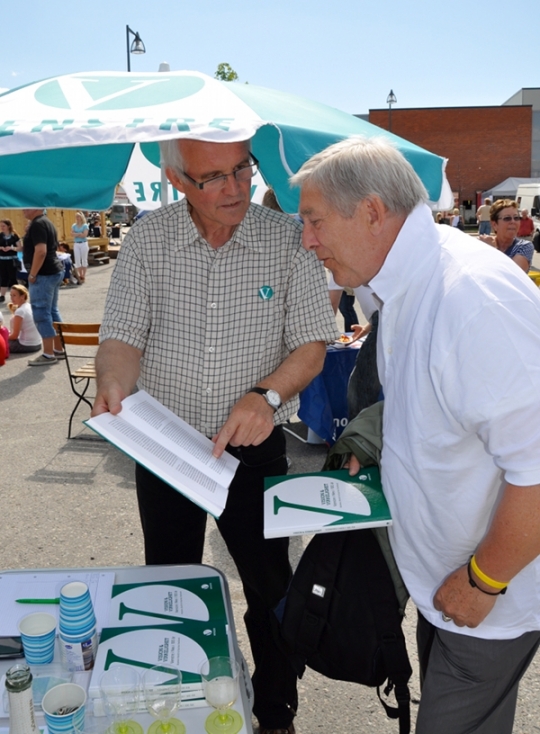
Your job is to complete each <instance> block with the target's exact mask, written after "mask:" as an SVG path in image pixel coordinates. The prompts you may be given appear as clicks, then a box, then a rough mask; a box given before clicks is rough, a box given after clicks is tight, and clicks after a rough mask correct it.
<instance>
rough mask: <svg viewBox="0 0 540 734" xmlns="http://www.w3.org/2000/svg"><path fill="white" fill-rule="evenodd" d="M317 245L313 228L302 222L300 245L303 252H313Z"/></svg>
mask: <svg viewBox="0 0 540 734" xmlns="http://www.w3.org/2000/svg"><path fill="white" fill-rule="evenodd" d="M318 244H319V242H318V240H317V238H316V237H315V234H314V232H313V228H312V227H310V225H309V224H308V223H307V222H304V231H303V232H302V245H303V247H304V249H305V250H313V249H315V247H316V246H317V245H318Z"/></svg>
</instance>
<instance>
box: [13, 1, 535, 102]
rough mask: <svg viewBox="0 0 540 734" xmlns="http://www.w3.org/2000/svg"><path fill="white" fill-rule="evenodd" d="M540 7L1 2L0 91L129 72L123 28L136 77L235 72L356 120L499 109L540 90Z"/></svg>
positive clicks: (525, 3)
mask: <svg viewBox="0 0 540 734" xmlns="http://www.w3.org/2000/svg"><path fill="white" fill-rule="evenodd" d="M537 13H538V0H523V2H521V3H517V4H515V5H509V4H508V3H507V2H504V3H503V2H502V0H494V1H493V2H491V3H487V4H485V5H480V4H479V3H471V2H470V0H467V1H466V0H454V2H453V3H439V2H437V0H412V2H408V3H405V2H403V0H376V1H375V2H373V1H372V2H365V0H228V2H223V0H197V1H196V2H194V1H193V0H191V2H187V1H186V0H157V1H156V2H150V1H149V0H145V1H143V0H89V2H81V0H47V1H46V2H45V1H43V0H17V1H16V2H15V1H13V0H12V1H11V2H10V1H9V0H5V2H4V3H3V8H2V20H1V29H2V63H1V64H0V87H7V88H14V87H17V86H20V85H23V84H27V83H29V82H32V81H36V80H38V79H43V78H46V77H50V76H56V75H58V74H65V73H69V72H75V71H100V70H123V71H124V70H126V40H125V28H126V25H129V26H130V27H131V28H132V29H133V30H134V31H138V32H139V33H140V35H141V37H142V39H143V41H144V43H145V46H146V50H147V52H146V54H145V55H144V56H132V57H131V68H132V71H136V72H137V71H157V69H158V67H159V64H160V62H161V61H168V62H169V64H170V66H171V69H172V70H179V69H194V70H198V71H202V72H205V73H207V74H210V75H213V74H214V72H215V70H216V68H217V66H218V64H219V63H220V62H227V63H229V64H230V65H231V66H232V67H233V68H234V69H235V70H236V72H237V73H238V75H239V77H240V81H242V82H245V81H248V82H250V83H251V84H257V85H259V86H265V87H274V88H276V89H281V90H283V91H287V92H290V93H293V94H299V95H303V96H306V97H310V98H312V99H314V100H317V101H319V102H323V103H325V104H329V105H331V106H333V107H338V108H340V109H342V110H345V111H347V112H351V113H367V112H368V110H369V109H370V108H377V107H386V97H387V95H388V92H389V91H390V89H393V90H394V93H395V95H396V97H397V105H396V107H431V106H433V107H442V106H462V105H463V106H468V105H500V104H502V103H503V102H504V101H505V100H507V99H508V98H509V97H510V96H511V95H512V94H514V92H517V91H518V90H519V89H520V88H521V87H538V86H540V65H539V63H538V61H537V56H538V54H537V47H538V32H537V30H534V24H535V18H536V17H537Z"/></svg>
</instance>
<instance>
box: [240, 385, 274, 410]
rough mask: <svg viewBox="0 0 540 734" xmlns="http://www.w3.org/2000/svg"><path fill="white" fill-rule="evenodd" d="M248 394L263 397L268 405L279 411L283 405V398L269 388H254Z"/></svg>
mask: <svg viewBox="0 0 540 734" xmlns="http://www.w3.org/2000/svg"><path fill="white" fill-rule="evenodd" d="M248 392H256V393H257V394H258V395H262V396H263V398H264V399H265V400H266V402H267V403H268V405H269V406H270V407H271V408H273V409H274V410H277V409H278V408H279V407H280V405H281V396H280V394H279V393H278V392H276V391H275V390H270V389H269V388H267V387H252V388H251V390H248Z"/></svg>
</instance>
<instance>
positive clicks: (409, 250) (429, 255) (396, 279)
mask: <svg viewBox="0 0 540 734" xmlns="http://www.w3.org/2000/svg"><path fill="white" fill-rule="evenodd" d="M437 227H439V228H440V230H441V231H438V230H437V229H436V228H437ZM442 229H443V228H442V227H441V225H436V224H435V222H434V221H433V216H432V214H431V210H430V208H429V207H428V206H427V204H419V205H418V206H417V207H416V208H415V209H413V211H412V212H411V213H410V214H409V216H408V217H407V219H406V220H405V222H404V224H403V226H402V228H401V229H400V231H399V233H398V236H397V237H396V239H395V241H394V244H393V245H392V247H391V248H390V252H389V253H388V255H387V256H386V259H385V261H384V263H383V266H382V268H381V269H380V270H379V272H378V273H377V275H376V276H375V277H374V278H372V279H371V280H370V282H369V286H370V288H371V289H372V291H373V293H374V294H375V296H376V297H377V298H378V299H379V300H380V301H381V302H382V303H388V301H390V300H393V299H396V298H397V299H400V298H402V297H403V295H404V294H405V293H406V292H407V290H408V289H409V287H410V286H411V283H412V281H413V279H416V277H417V276H418V273H419V271H420V270H423V268H424V266H427V265H428V264H429V263H430V261H431V260H432V259H433V258H435V257H437V253H438V252H439V251H440V244H439V243H440V234H441V233H442Z"/></svg>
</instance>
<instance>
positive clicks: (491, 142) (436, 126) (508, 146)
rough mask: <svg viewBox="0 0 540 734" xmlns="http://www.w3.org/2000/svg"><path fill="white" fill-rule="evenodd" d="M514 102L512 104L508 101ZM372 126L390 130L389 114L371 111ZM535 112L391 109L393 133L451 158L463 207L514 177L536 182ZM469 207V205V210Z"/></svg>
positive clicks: (451, 177) (518, 108) (515, 108)
mask: <svg viewBox="0 0 540 734" xmlns="http://www.w3.org/2000/svg"><path fill="white" fill-rule="evenodd" d="M509 102H510V100H509ZM368 119H369V122H371V123H373V124H374V125H378V126H379V127H381V128H384V129H385V130H388V129H389V120H390V114H389V110H388V108H386V109H376V110H370V111H369V118H368ZM532 122H533V114H532V106H531V105H530V104H525V105H523V104H514V105H509V104H508V103H506V104H505V105H503V106H500V107H439V108H437V107H432V108H413V109H395V108H394V109H392V112H391V128H392V132H393V133H395V134H396V135H399V136H400V137H402V138H405V139H406V140H410V141H411V142H412V143H416V144H417V145H420V146H421V147H422V148H426V149H427V150H429V151H431V152H432V153H437V154H438V155H440V156H443V157H444V158H448V159H449V160H448V165H447V168H446V174H447V177H448V181H449V183H450V186H451V187H452V191H454V193H455V195H456V197H457V199H458V200H459V203H460V204H461V203H465V202H471V203H472V205H473V206H474V205H476V203H477V194H478V192H481V191H486V190H487V189H490V188H492V187H493V186H495V185H497V184H498V183H500V182H501V181H503V180H504V179H506V178H508V177H509V176H518V177H524V178H527V177H529V176H531V175H532V174H531V156H532ZM469 206H470V205H467V208H469Z"/></svg>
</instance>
